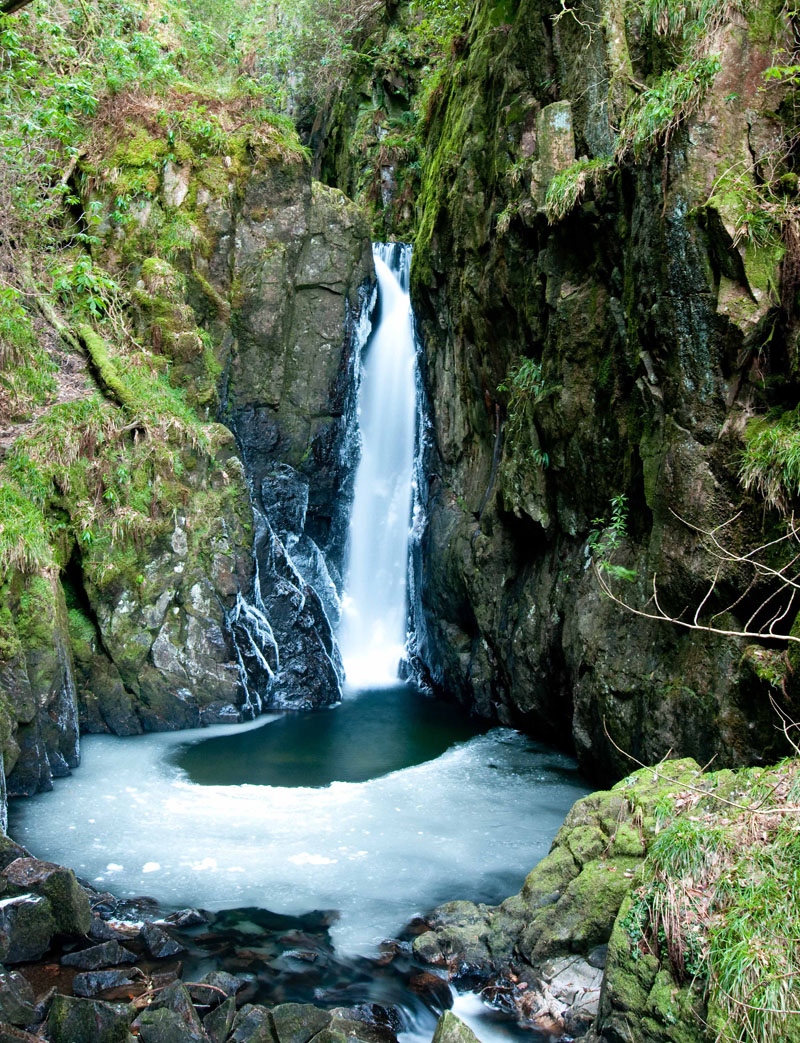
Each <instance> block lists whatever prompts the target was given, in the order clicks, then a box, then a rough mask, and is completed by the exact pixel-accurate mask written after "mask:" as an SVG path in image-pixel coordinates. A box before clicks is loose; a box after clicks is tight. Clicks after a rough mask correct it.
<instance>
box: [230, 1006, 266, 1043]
mask: <svg viewBox="0 0 800 1043" xmlns="http://www.w3.org/2000/svg"><path fill="white" fill-rule="evenodd" d="M229 1043H277V1036H276V1035H275V1034H274V1033H273V1031H272V1019H271V1018H270V1016H269V1011H268V1010H267V1008H266V1007H262V1006H260V1005H257V1004H252V1003H247V1004H245V1006H244V1007H242V1009H241V1010H240V1011H239V1013H238V1014H237V1015H236V1018H235V1020H234V1022H233V1029H232V1031H231V1034H230V1037H229Z"/></svg>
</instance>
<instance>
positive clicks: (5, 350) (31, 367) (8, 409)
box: [0, 286, 56, 422]
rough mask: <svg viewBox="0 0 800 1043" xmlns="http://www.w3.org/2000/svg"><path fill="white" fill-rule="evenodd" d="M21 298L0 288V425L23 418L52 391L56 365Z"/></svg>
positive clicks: (15, 293) (11, 287)
mask: <svg viewBox="0 0 800 1043" xmlns="http://www.w3.org/2000/svg"><path fill="white" fill-rule="evenodd" d="M24 300H25V298H24V296H23V295H22V293H20V291H19V290H17V289H15V288H14V287H13V286H0V422H2V421H3V420H4V419H9V418H11V419H15V418H17V417H20V416H24V415H25V414H26V413H27V412H28V411H29V410H30V409H32V408H34V407H35V406H39V405H42V404H43V403H45V402H46V401H47V399H48V398H49V397H50V395H51V394H52V393H53V391H54V390H55V387H56V385H55V381H54V379H53V373H54V372H55V369H56V366H55V363H54V362H53V361H52V359H51V358H50V356H49V355H48V354H47V352H46V351H45V350H44V349H43V348H42V346H41V345H40V344H39V338H38V336H37V334H36V330H35V328H34V325H33V322H32V321H31V317H30V315H29V313H28V311H27V309H26V308H25V307H24Z"/></svg>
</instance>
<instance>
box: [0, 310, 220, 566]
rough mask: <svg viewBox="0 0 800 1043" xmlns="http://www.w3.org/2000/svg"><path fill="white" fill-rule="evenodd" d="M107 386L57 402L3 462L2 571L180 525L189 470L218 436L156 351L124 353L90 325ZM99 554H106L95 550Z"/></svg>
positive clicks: (92, 348)
mask: <svg viewBox="0 0 800 1043" xmlns="http://www.w3.org/2000/svg"><path fill="white" fill-rule="evenodd" d="M79 332H80V335H81V337H82V339H83V340H84V342H85V344H86V346H87V350H88V352H89V355H90V359H91V364H92V366H93V367H94V368H95V370H96V372H97V374H98V376H99V379H100V383H101V385H102V386H103V387H104V388H105V390H106V393H107V395H110V396H111V398H112V399H113V400H114V401H109V399H108V398H104V397H102V396H101V395H100V394H98V393H95V394H92V395H89V396H87V397H84V398H80V399H77V400H75V401H71V402H64V403H59V404H56V405H54V406H52V407H50V408H49V409H48V410H47V411H46V412H44V413H43V414H42V415H41V416H40V417H39V418H38V419H37V420H36V421H35V423H33V424H32V425H31V426H30V427H28V428H27V429H26V430H25V432H24V433H23V434H22V435H21V436H20V437H19V438H17V440H16V441H15V442H14V444H13V446H12V447H11V449H10V451H9V452H8V453H7V455H6V457H5V458H4V460H3V462H2V464H0V490H1V491H0V570H5V569H9V568H18V569H19V570H21V571H22V572H25V573H30V572H36V571H40V570H41V569H43V568H47V567H49V566H51V565H53V564H54V563H55V564H60V565H63V564H64V563H65V562H66V560H67V559H68V557H69V554H70V551H71V548H72V546H74V543H75V542H76V541H77V542H78V543H79V544H80V545H81V546H82V547H84V548H89V547H91V548H94V549H95V550H97V549H99V548H100V547H104V548H106V549H107V551H108V554H109V557H113V554H114V553H115V550H114V549H115V548H117V549H119V548H122V547H124V545H126V544H130V543H133V544H137V543H138V542H140V541H141V540H143V539H145V538H148V539H150V538H152V537H153V536H155V535H157V534H158V533H159V532H161V530H162V529H163V528H164V527H165V526H167V525H169V524H171V519H172V516H173V514H174V511H175V510H176V509H177V507H178V506H179V504H180V503H181V502H182V499H183V497H184V496H185V495H186V491H185V482H184V480H183V478H184V472H185V470H186V469H187V468H188V467H192V466H194V461H196V459H197V457H198V455H199V456H205V457H210V456H211V455H212V453H213V449H214V445H213V438H212V436H210V434H209V429H208V428H206V427H205V426H204V425H203V424H201V423H200V421H199V420H198V419H197V417H196V415H195V414H194V413H193V411H192V410H191V409H190V408H189V407H188V406H187V404H186V402H185V400H184V398H183V396H182V394H181V392H179V391H178V390H176V389H175V388H173V387H171V386H170V384H169V383H168V380H167V378H166V375H165V374H164V373H162V372H159V371H158V370H157V369H154V368H153V366H152V361H153V359H152V356H149V355H147V354H146V353H142V352H138V353H135V352H131V353H127V354H125V355H124V356H122V355H121V356H115V355H114V354H113V353H112V351H111V349H110V348H109V346H108V344H107V343H106V342H105V341H104V340H103V338H101V337H100V336H99V335H98V334H97V333H95V332H94V331H93V330H91V329H90V328H88V327H81V328H80V331H79ZM94 557H95V558H97V554H95V555H94Z"/></svg>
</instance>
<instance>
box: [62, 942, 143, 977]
mask: <svg viewBox="0 0 800 1043" xmlns="http://www.w3.org/2000/svg"><path fill="white" fill-rule="evenodd" d="M135 962H136V956H135V955H134V954H133V953H132V952H131V951H130V949H126V948H124V947H123V946H122V945H120V944H119V942H118V941H115V940H114V941H108V942H103V944H102V945H93V946H92V947H91V948H89V949H79V950H78V951H77V952H70V953H67V954H66V955H65V956H62V957H61V963H62V964H63V965H64V966H65V967H77V968H78V969H79V970H82V971H97V970H100V968H101V967H115V966H117V964H120V963H135Z"/></svg>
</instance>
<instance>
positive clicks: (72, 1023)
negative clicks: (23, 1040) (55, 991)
mask: <svg viewBox="0 0 800 1043" xmlns="http://www.w3.org/2000/svg"><path fill="white" fill-rule="evenodd" d="M133 1013H134V1012H133V1008H132V1007H129V1006H127V1005H126V1004H122V1003H103V1002H102V1001H101V1000H87V999H79V998H77V997H74V996H55V997H54V998H53V1002H52V1003H51V1004H50V1010H49V1013H48V1015H47V1022H46V1026H45V1029H46V1032H47V1036H48V1039H50V1040H52V1043H127V1040H128V1039H129V1037H130V1024H131V1021H132V1020H133Z"/></svg>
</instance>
